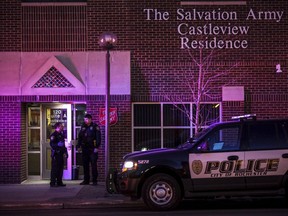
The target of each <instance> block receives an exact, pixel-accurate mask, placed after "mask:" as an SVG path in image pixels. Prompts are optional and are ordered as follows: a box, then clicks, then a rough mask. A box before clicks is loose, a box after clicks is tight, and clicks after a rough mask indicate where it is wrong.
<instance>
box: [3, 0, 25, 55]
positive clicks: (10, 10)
mask: <svg viewBox="0 0 288 216" xmlns="http://www.w3.org/2000/svg"><path fill="white" fill-rule="evenodd" d="M0 26H1V30H0V51H21V4H20V0H2V1H1V2H0Z"/></svg>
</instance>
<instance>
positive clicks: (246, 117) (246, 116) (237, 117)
mask: <svg viewBox="0 0 288 216" xmlns="http://www.w3.org/2000/svg"><path fill="white" fill-rule="evenodd" d="M231 119H232V120H247V119H252V120H256V114H246V115H240V116H232V118H231Z"/></svg>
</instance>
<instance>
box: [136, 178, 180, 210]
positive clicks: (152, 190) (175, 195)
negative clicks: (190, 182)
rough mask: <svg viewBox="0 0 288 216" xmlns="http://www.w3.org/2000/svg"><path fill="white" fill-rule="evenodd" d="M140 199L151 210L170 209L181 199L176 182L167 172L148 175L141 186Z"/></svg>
mask: <svg viewBox="0 0 288 216" xmlns="http://www.w3.org/2000/svg"><path fill="white" fill-rule="evenodd" d="M142 199H143V201H144V202H145V204H146V205H147V206H148V207H149V208H150V209H153V210H171V209H174V208H176V207H177V206H178V205H179V203H180V202H181V200H182V195H181V189H180V186H179V184H178V182H177V181H176V180H175V179H174V178H173V177H171V176H169V175H167V174H156V175H153V176H151V177H149V178H148V179H147V180H146V181H145V182H144V185H143V188H142Z"/></svg>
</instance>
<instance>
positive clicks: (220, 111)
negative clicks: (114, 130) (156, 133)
mask: <svg viewBox="0 0 288 216" xmlns="http://www.w3.org/2000/svg"><path fill="white" fill-rule="evenodd" d="M138 104H143V105H149V104H151V105H152V104H159V105H160V126H134V115H135V110H134V107H135V106H134V105H138ZM167 104H179V105H181V104H188V105H189V106H190V108H189V109H190V115H192V114H193V112H194V110H193V104H195V103H193V102H183V103H182V102H179V103H172V102H134V103H132V121H131V128H132V137H131V143H132V152H134V151H135V143H134V141H135V129H158V130H159V129H160V131H161V132H160V134H161V144H160V148H164V130H165V129H189V131H190V137H192V136H193V133H194V131H195V126H193V123H192V122H191V121H190V120H189V125H188V126H164V105H167ZM201 104H208V105H211V104H215V105H216V104H219V122H222V103H221V102H203V103H201ZM207 127H209V125H204V126H201V128H203V129H205V128H207Z"/></svg>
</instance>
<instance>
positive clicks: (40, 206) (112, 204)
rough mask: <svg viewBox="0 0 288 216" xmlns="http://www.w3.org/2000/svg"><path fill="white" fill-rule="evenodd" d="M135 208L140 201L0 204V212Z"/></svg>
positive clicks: (100, 200)
mask: <svg viewBox="0 0 288 216" xmlns="http://www.w3.org/2000/svg"><path fill="white" fill-rule="evenodd" d="M107 206H108V207H131V206H133V207H135V206H139V207H140V206H144V203H143V202H142V201H124V200H103V199H99V200H97V201H79V202H75V200H74V201H73V202H69V201H65V202H57V203H55V202H43V203H31V202H27V203H25V202H22V203H0V210H15V209H17V210H21V209H80V208H105V207H107Z"/></svg>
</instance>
